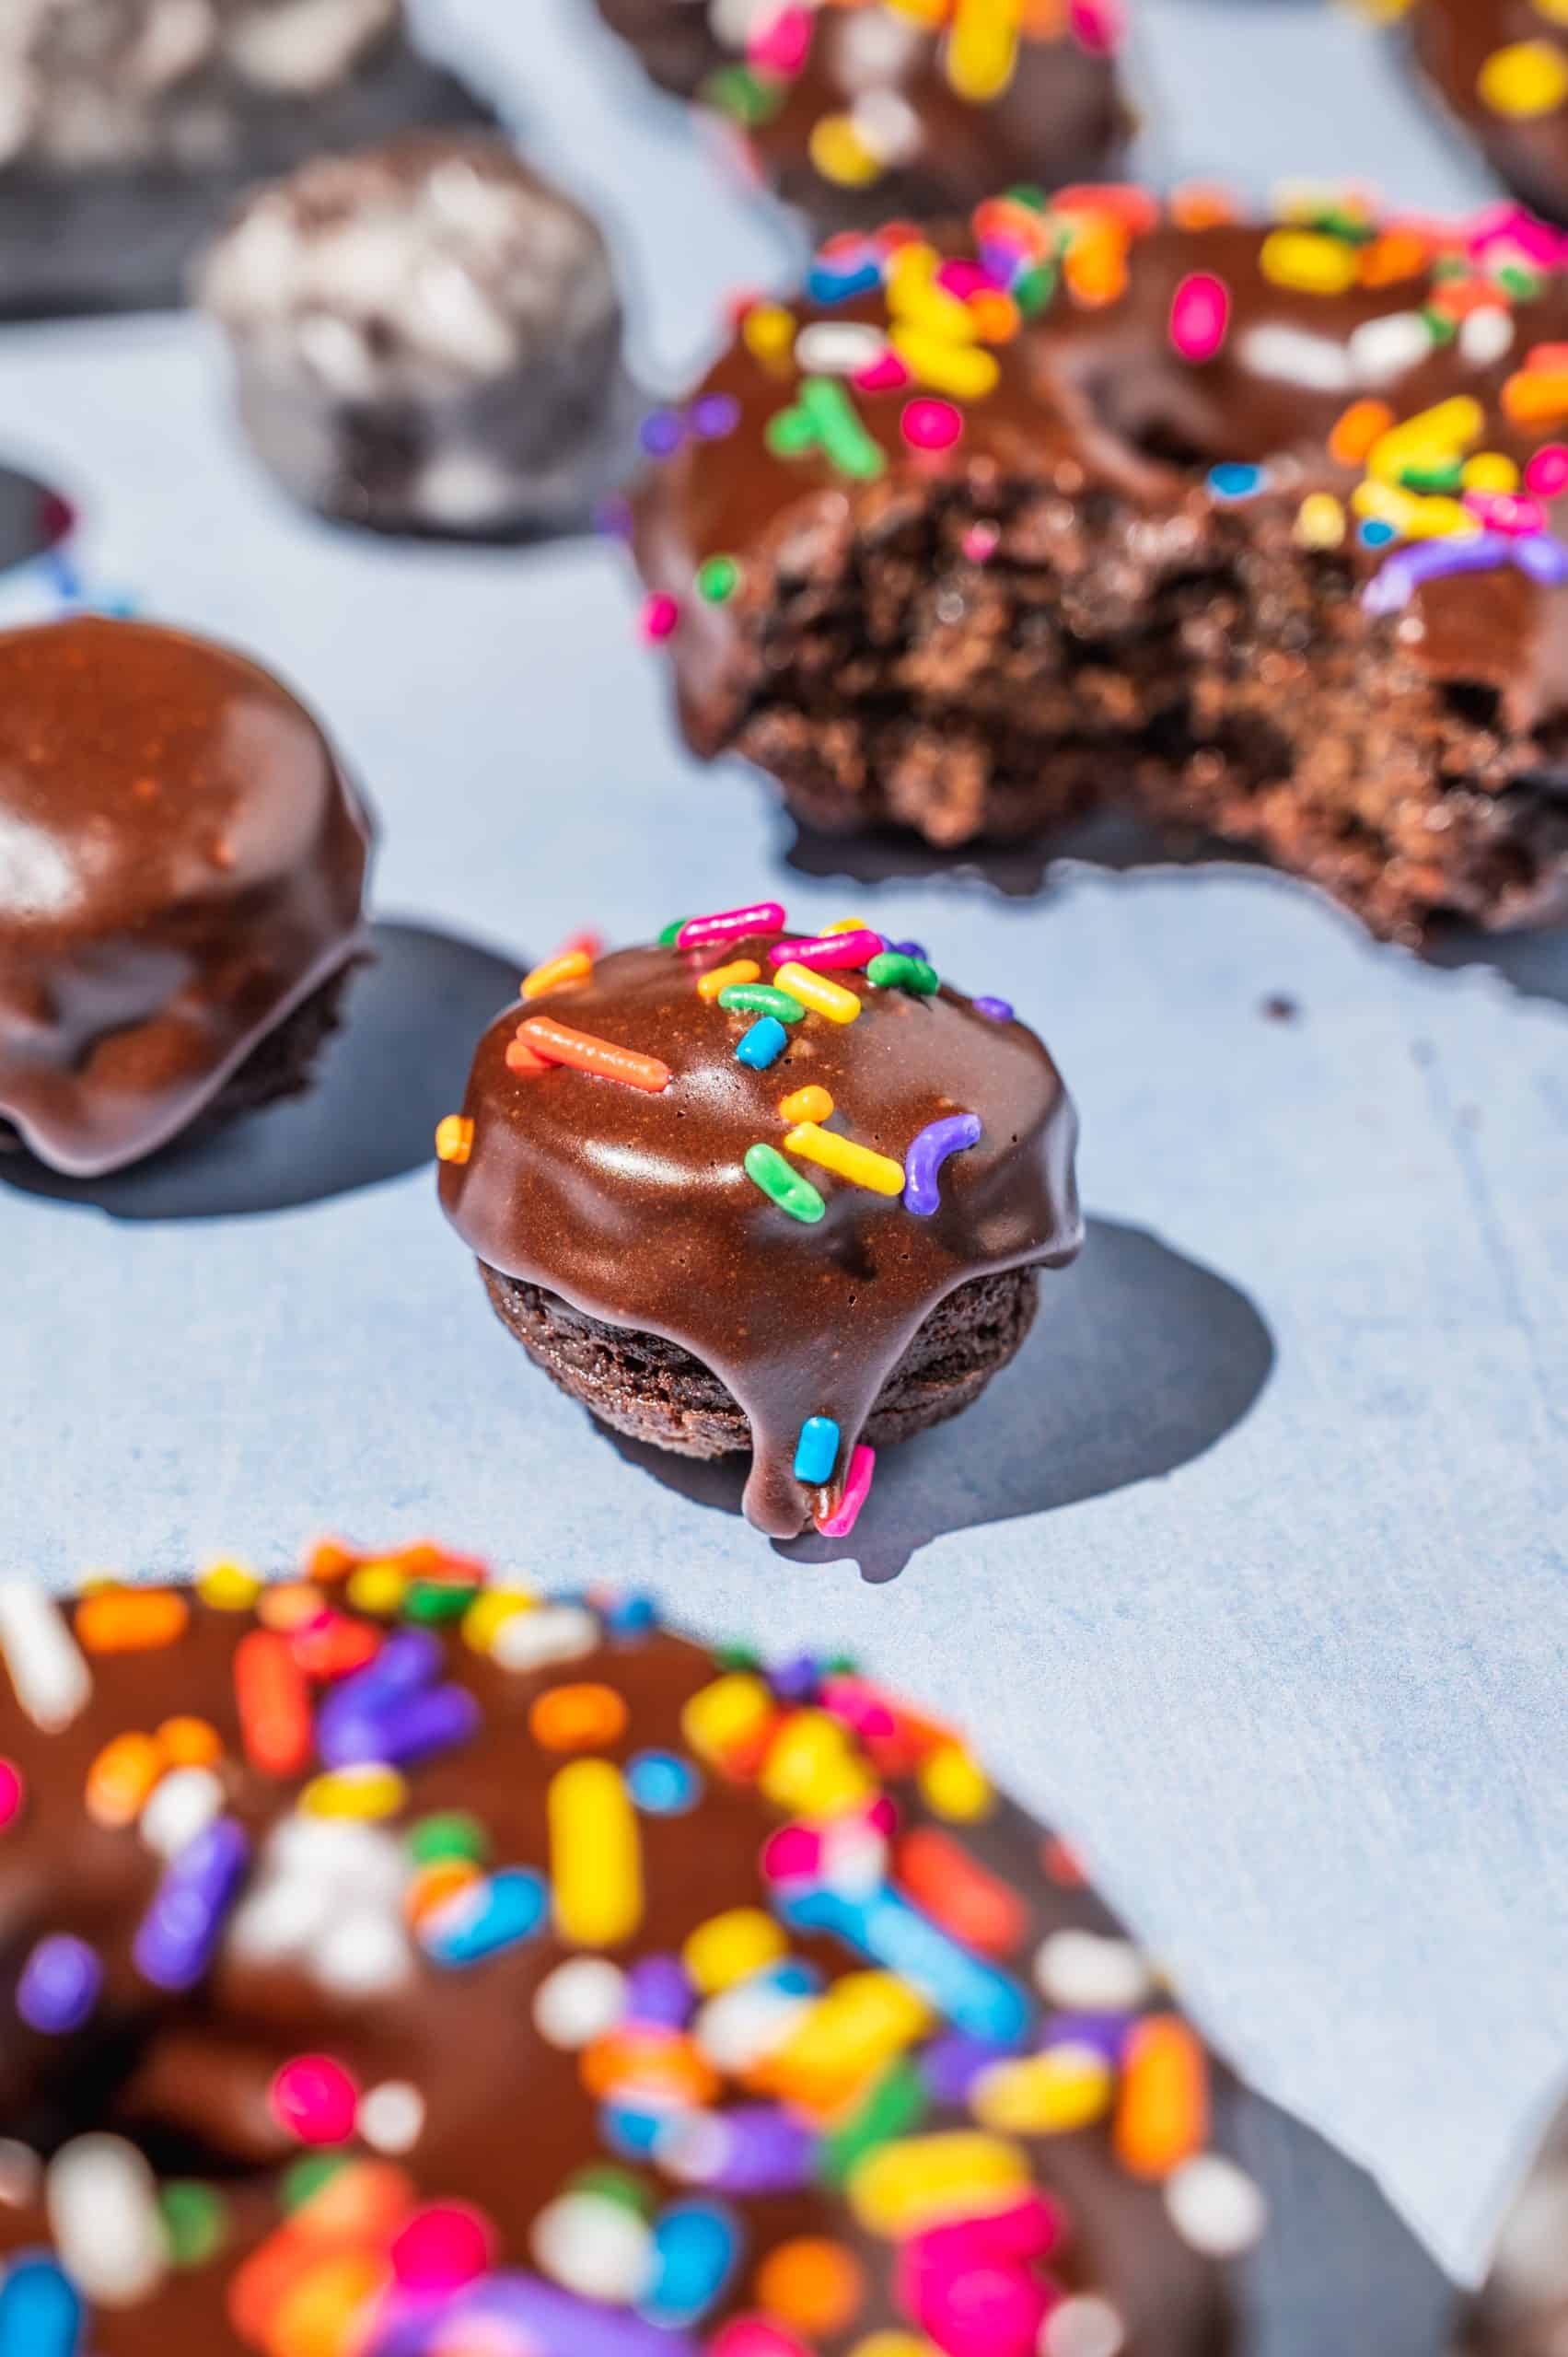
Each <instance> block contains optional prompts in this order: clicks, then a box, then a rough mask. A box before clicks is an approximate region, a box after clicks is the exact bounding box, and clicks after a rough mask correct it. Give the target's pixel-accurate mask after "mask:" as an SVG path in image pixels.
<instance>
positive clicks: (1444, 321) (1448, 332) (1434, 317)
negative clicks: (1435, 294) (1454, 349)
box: [1421, 310, 1459, 343]
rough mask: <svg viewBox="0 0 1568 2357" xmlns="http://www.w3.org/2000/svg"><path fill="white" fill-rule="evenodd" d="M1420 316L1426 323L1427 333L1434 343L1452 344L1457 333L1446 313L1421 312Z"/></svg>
mask: <svg viewBox="0 0 1568 2357" xmlns="http://www.w3.org/2000/svg"><path fill="white" fill-rule="evenodd" d="M1421 316H1422V318H1423V319H1424V320H1425V321H1426V326H1427V331H1428V333H1429V334H1430V335H1431V338H1432V341H1433V343H1453V341H1454V338H1455V337H1456V336H1457V335H1458V332H1459V331H1458V328H1457V327H1456V326H1455V325H1454V322H1453V320H1452V319H1449V318H1448V316H1447V314H1446V312H1443V311H1431V310H1423V312H1422V315H1421Z"/></svg>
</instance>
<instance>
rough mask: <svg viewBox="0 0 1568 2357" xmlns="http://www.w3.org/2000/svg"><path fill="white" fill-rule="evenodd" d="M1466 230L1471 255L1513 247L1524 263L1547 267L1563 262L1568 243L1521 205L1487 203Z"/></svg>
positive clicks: (1560, 232) (1555, 230)
mask: <svg viewBox="0 0 1568 2357" xmlns="http://www.w3.org/2000/svg"><path fill="white" fill-rule="evenodd" d="M1468 231H1469V250H1470V252H1471V253H1472V254H1484V253H1487V252H1490V250H1492V248H1493V246H1512V247H1515V248H1516V250H1517V251H1518V252H1520V253H1522V254H1523V255H1524V256H1525V257H1526V259H1527V261H1536V262H1542V263H1544V264H1546V265H1547V267H1548V268H1551V266H1552V265H1554V264H1555V263H1557V262H1559V261H1562V253H1563V248H1564V244H1565V242H1568V241H1565V240H1564V238H1563V236H1562V230H1561V229H1553V228H1551V227H1550V226H1548V224H1547V223H1546V222H1544V221H1538V220H1537V219H1536V217H1535V215H1534V214H1533V213H1527V212H1526V210H1525V208H1524V206H1523V205H1522V204H1510V203H1506V202H1504V203H1499V204H1489V205H1487V206H1486V207H1485V208H1484V210H1483V211H1481V212H1480V213H1478V214H1476V215H1474V217H1473V218H1472V219H1471V220H1470V222H1469V224H1468Z"/></svg>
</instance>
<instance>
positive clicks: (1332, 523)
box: [1295, 491, 1346, 549]
mask: <svg viewBox="0 0 1568 2357" xmlns="http://www.w3.org/2000/svg"><path fill="white" fill-rule="evenodd" d="M1345 530H1346V525H1345V511H1344V509H1343V508H1342V506H1341V505H1340V503H1339V501H1338V500H1337V499H1336V498H1335V497H1334V495H1333V493H1332V492H1330V491H1312V492H1308V493H1307V497H1306V498H1305V499H1304V500H1303V501H1302V503H1301V505H1300V506H1299V507H1298V508H1297V509H1296V512H1295V540H1296V545H1297V546H1298V547H1300V548H1304V549H1337V548H1338V547H1339V546H1340V545H1341V543H1342V540H1343V539H1344V536H1345Z"/></svg>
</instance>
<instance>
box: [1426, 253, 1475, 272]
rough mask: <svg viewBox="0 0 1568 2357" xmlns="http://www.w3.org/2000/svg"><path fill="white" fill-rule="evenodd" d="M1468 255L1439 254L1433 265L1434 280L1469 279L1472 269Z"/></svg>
mask: <svg viewBox="0 0 1568 2357" xmlns="http://www.w3.org/2000/svg"><path fill="white" fill-rule="evenodd" d="M1472 266H1473V265H1472V264H1471V262H1470V260H1469V256H1468V255H1467V254H1439V255H1438V256H1437V258H1436V260H1435V261H1434V263H1433V265H1432V275H1433V277H1434V278H1468V277H1469V274H1470V271H1471V268H1472Z"/></svg>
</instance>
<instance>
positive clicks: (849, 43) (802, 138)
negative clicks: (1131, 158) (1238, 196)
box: [599, 0, 1132, 228]
mask: <svg viewBox="0 0 1568 2357" xmlns="http://www.w3.org/2000/svg"><path fill="white" fill-rule="evenodd" d="M599 7H600V12H601V14H602V15H603V16H604V17H605V18H606V19H607V21H608V22H609V23H610V25H611V26H612V27H613V29H615V31H616V32H618V33H619V34H620V35H621V38H622V39H623V40H624V41H630V42H631V43H632V44H633V47H634V48H635V49H636V50H637V51H638V52H639V54H640V55H641V57H642V59H643V62H644V64H645V66H646V67H647V70H648V72H649V73H650V74H651V75H653V76H654V78H655V80H656V81H658V82H661V83H662V84H663V85H664V86H665V87H666V88H667V89H670V90H674V91H675V92H677V93H678V94H679V96H681V97H684V98H694V97H697V96H699V95H700V94H702V92H703V86H704V85H705V84H708V83H709V82H710V81H711V77H713V76H714V75H716V74H720V73H722V70H723V69H724V68H726V67H733V66H734V65H735V64H737V63H738V60H739V59H741V58H742V57H743V56H744V52H743V51H742V50H739V49H738V48H736V47H731V46H730V45H728V44H727V43H726V41H721V40H720V38H719V37H718V35H717V34H716V33H715V32H714V29H713V26H712V22H711V17H710V12H709V10H708V9H707V7H706V6H703V5H701V0H696V5H693V0H599ZM943 54H944V36H942V35H939V34H937V33H934V32H931V31H927V30H923V29H922V28H921V27H920V26H918V25H917V24H915V23H914V22H913V21H912V17H910V16H909V15H907V14H902V13H900V11H899V10H898V9H897V8H893V7H887V6H883V5H882V4H881V0H869V5H867V0H853V4H852V5H850V6H830V7H824V8H822V9H820V10H819V12H818V13H817V14H816V16H815V17H814V19H813V24H812V29H811V35H810V46H809V50H808V52H807V58H806V61H805V63H804V64H803V66H802V67H801V69H800V70H799V72H798V73H796V74H795V75H793V76H792V77H791V78H790V79H789V81H788V83H787V84H785V85H781V95H780V98H779V100H778V102H777V104H776V107H775V109H774V110H772V111H771V112H769V113H767V114H766V115H765V117H764V118H763V120H761V122H754V123H752V124H751V125H750V126H749V128H748V129H747V130H746V131H745V132H744V134H741V135H742V136H743V138H744V141H745V145H746V147H747V150H748V152H749V156H750V157H751V160H752V162H753V165H754V167H755V168H756V170H757V171H758V172H760V173H761V176H762V177H763V179H764V180H767V182H768V183H769V184H770V185H771V186H772V187H773V188H775V189H776V190H777V192H778V193H779V194H780V195H781V196H782V197H784V200H785V201H786V202H787V203H791V204H795V205H798V206H799V207H800V209H801V210H802V211H803V212H804V213H806V214H807V215H809V216H810V218H811V219H812V220H813V221H815V222H817V223H818V224H819V225H820V226H822V227H824V228H842V227H847V226H866V225H869V224H871V223H874V222H877V221H881V220H887V219H889V218H890V217H891V216H893V215H904V216H908V217H909V218H911V219H913V220H932V219H935V218H938V217H940V216H941V215H944V214H947V213H952V212H955V211H958V210H961V209H962V208H963V207H965V206H967V205H970V204H973V203H977V202H978V201H979V200H980V198H981V197H982V196H984V195H986V194H987V193H989V192H990V191H991V190H992V189H993V188H998V187H1003V186H1005V185H1006V184H1007V183H1008V182H1009V181H1013V180H1028V181H1033V182H1038V183H1039V184H1040V186H1041V187H1045V188H1061V187H1063V186H1065V185H1066V184H1067V183H1068V182H1069V181H1074V180H1103V179H1106V178H1108V177H1109V175H1111V174H1112V173H1114V172H1115V170H1116V169H1117V168H1118V165H1119V164H1120V162H1121V157H1122V153H1123V150H1124V148H1125V145H1126V143H1127V139H1128V136H1129V134H1130V131H1131V128H1132V122H1131V117H1130V115H1129V112H1128V109H1127V105H1126V101H1125V99H1124V98H1123V96H1122V92H1121V82H1120V76H1119V74H1118V69H1117V64H1116V61H1115V58H1114V56H1113V55H1111V54H1109V52H1107V51H1105V50H1102V49H1098V48H1094V49H1091V48H1089V47H1086V45H1085V44H1084V43H1083V42H1082V41H1079V40H1078V39H1076V38H1074V36H1073V35H1072V34H1070V33H1069V32H1067V31H1066V30H1065V29H1064V28H1060V29H1055V30H1053V31H1052V32H1051V34H1050V35H1046V34H1044V33H1034V34H1026V36H1025V37H1024V39H1023V40H1022V41H1021V42H1020V44H1019V48H1018V53H1017V63H1016V70H1015V72H1014V74H1013V75H1012V78H1011V79H1010V80H1009V82H1008V83H1007V86H1006V87H1005V89H1004V90H1003V91H1002V92H1001V93H1000V94H999V96H997V97H996V98H994V99H988V100H986V101H984V102H983V103H976V102H973V101H971V100H969V99H965V98H963V97H961V96H960V95H959V94H958V91H957V90H956V89H955V88H954V87H953V85H952V83H951V82H950V81H949V79H948V77H947V73H946V72H945V71H944V66H943ZM867 96H869V97H870V98H871V99H872V101H873V105H874V106H875V105H877V103H880V104H883V105H886V104H887V102H888V101H889V100H893V101H896V102H897V103H898V105H899V106H900V108H904V109H907V110H909V112H908V117H907V118H906V117H903V116H902V115H900V121H907V122H909V129H910V135H909V141H908V145H909V150H910V152H909V153H908V154H907V155H902V154H900V157H899V158H898V159H897V160H890V161H889V164H888V166H887V168H885V169H884V170H882V171H881V172H880V173H878V174H877V177H876V178H875V179H874V180H872V181H871V182H870V184H869V185H866V186H849V185H845V184H843V183H842V182H840V181H837V180H832V179H830V178H829V177H827V176H826V175H825V174H824V173H823V172H822V171H820V170H819V168H818V165H817V164H816V162H815V161H814V160H813V157H812V154H811V137H812V133H813V131H814V130H815V129H816V126H817V125H818V124H819V122H822V121H823V120H824V119H826V118H832V117H836V116H840V115H842V114H844V113H846V112H848V111H849V110H851V109H852V108H853V107H854V104H855V102H856V101H857V100H861V99H865V98H866V97H867Z"/></svg>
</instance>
